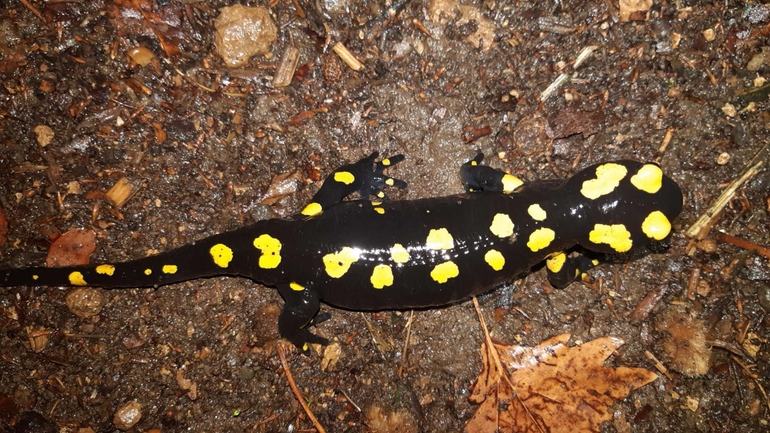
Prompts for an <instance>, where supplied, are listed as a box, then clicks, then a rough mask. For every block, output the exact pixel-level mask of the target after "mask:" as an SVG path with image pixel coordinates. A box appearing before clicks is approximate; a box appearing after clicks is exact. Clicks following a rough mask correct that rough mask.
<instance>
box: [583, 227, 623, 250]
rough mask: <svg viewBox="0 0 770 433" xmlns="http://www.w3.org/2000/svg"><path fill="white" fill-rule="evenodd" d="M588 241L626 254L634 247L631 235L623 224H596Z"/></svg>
mask: <svg viewBox="0 0 770 433" xmlns="http://www.w3.org/2000/svg"><path fill="white" fill-rule="evenodd" d="M588 240H590V241H591V242H593V243H595V244H607V245H609V246H610V248H612V249H613V250H615V251H617V252H619V253H625V252H626V251H628V250H630V249H631V247H632V246H633V241H632V240H631V233H630V232H629V231H628V230H627V229H626V226H624V225H623V224H612V225H607V224H595V225H594V229H593V230H591V232H590V233H589V234H588Z"/></svg>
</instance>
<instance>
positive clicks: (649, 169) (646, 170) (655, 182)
mask: <svg viewBox="0 0 770 433" xmlns="http://www.w3.org/2000/svg"><path fill="white" fill-rule="evenodd" d="M631 184H632V185H633V186H635V187H636V189H638V190H641V191H644V192H647V193H650V194H655V193H656V192H658V190H659V189H660V187H661V186H662V185H663V171H662V170H661V169H660V167H658V166H657V165H654V164H644V165H643V166H642V168H640V169H639V171H637V172H636V174H635V175H633V176H631Z"/></svg>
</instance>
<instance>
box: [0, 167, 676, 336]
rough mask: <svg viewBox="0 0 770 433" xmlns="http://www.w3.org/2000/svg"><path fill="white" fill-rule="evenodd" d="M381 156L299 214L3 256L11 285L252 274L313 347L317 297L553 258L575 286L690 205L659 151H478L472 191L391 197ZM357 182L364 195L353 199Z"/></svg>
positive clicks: (370, 292)
mask: <svg viewBox="0 0 770 433" xmlns="http://www.w3.org/2000/svg"><path fill="white" fill-rule="evenodd" d="M378 157H379V153H378V152H374V153H372V154H371V155H369V156H368V157H366V158H363V159H361V160H360V161H358V162H356V163H353V164H349V165H344V166H342V167H340V168H338V169H336V170H334V171H333V172H332V173H331V174H330V175H329V176H328V177H327V178H326V179H325V181H324V183H323V185H322V186H321V188H320V189H319V190H318V192H317V193H316V194H315V195H314V196H313V198H312V200H311V201H310V203H309V204H307V206H305V207H304V209H303V210H302V211H301V212H299V213H298V214H296V215H295V216H292V217H290V218H287V219H267V220H261V221H258V222H256V223H254V224H252V225H249V226H247V227H243V228H239V229H236V230H233V231H229V232H225V233H221V234H217V235H213V236H211V237H207V238H205V239H202V240H199V241H197V242H195V243H192V244H189V245H186V246H182V247H180V248H177V249H173V250H170V251H168V252H164V253H161V254H158V255H155V256H151V257H146V258H141V259H137V260H132V261H128V262H123V263H103V264H98V265H87V266H73V267H62V268H47V267H30V268H24V269H6V270H2V271H0V287H13V286H96V287H103V288H105V289H113V288H126V287H157V286H162V285H166V284H173V283H178V282H181V281H186V280H190V279H195V278H202V277H214V276H222V275H226V276H238V277H245V278H249V279H252V280H254V281H256V282H259V283H262V284H264V285H268V286H272V287H275V288H277V289H278V291H279V293H280V294H281V296H282V297H283V298H284V300H285V303H284V306H283V309H282V310H281V313H280V316H279V319H278V329H279V332H280V334H281V336H282V337H284V338H286V339H287V340H289V341H290V342H291V343H293V344H294V345H295V346H297V347H298V348H299V349H300V350H303V351H307V350H308V343H318V344H327V343H328V340H327V339H325V338H323V337H320V336H318V335H316V334H314V333H312V332H311V330H310V328H311V327H312V326H313V325H315V324H317V323H318V322H320V321H321V320H325V319H326V318H328V317H327V316H328V315H327V314H324V315H317V313H318V311H319V306H320V302H324V303H327V304H329V305H332V306H335V307H339V308H345V309H351V310H387V309H412V308H428V307H437V306H444V305H448V304H451V303H454V302H456V301H459V300H462V299H465V298H469V297H471V296H474V295H478V294H481V293H484V292H486V291H488V290H491V289H493V288H495V287H497V286H500V285H502V284H503V283H506V282H509V281H511V280H513V279H515V278H516V277H519V276H521V275H522V274H524V273H526V272H528V271H529V270H530V268H532V267H533V266H535V265H537V264H538V263H540V262H543V261H545V263H546V265H545V268H546V272H547V275H548V279H549V281H550V282H551V284H552V285H553V286H555V287H564V286H566V285H568V284H569V283H571V282H573V281H574V280H576V279H578V278H580V277H581V275H583V274H584V273H585V272H587V271H588V270H589V269H591V268H593V267H594V266H596V265H598V264H600V263H602V262H605V261H607V260H608V259H609V258H612V257H614V256H617V255H621V256H622V255H628V254H632V253H638V252H640V251H643V250H645V249H649V247H650V246H654V245H658V244H660V243H661V242H662V241H664V240H665V239H666V238H667V237H668V236H669V234H670V233H671V230H672V228H671V223H672V221H673V220H674V219H675V218H676V217H677V216H678V215H679V213H680V212H681V210H682V200H683V197H682V191H681V190H680V188H679V186H678V185H677V184H676V183H675V182H674V181H673V180H672V179H671V178H670V177H668V176H666V175H664V174H663V172H662V170H661V169H660V167H658V166H657V165H656V164H652V163H641V162H636V161H628V160H622V161H614V162H603V163H599V164H595V165H592V166H590V167H587V168H585V169H583V170H581V171H579V172H578V173H577V174H575V175H574V176H572V177H571V178H569V179H564V180H548V181H532V182H527V183H525V182H523V181H522V180H520V179H518V178H517V177H515V176H513V175H511V174H508V173H505V172H503V171H500V170H496V169H493V168H491V167H489V166H486V165H482V164H481V162H482V158H483V155H482V154H480V153H479V154H478V155H477V156H476V157H475V158H473V159H472V160H470V161H468V162H466V163H465V164H463V165H462V167H461V170H460V172H461V176H462V181H463V184H464V186H465V189H466V191H465V192H464V193H462V194H457V195H450V196H446V197H436V198H425V199H419V200H404V201H398V200H393V201H389V200H386V199H385V194H384V193H383V191H382V190H383V189H384V187H386V186H391V187H397V188H405V187H406V183H405V182H404V181H402V180H399V179H395V178H392V177H389V176H388V175H387V174H385V170H386V169H387V168H388V167H391V166H393V165H395V164H397V163H399V162H401V161H402V160H403V159H404V156H403V155H396V156H393V157H390V158H382V159H380V160H378ZM356 192H357V193H359V194H360V196H361V199H358V200H345V199H346V198H347V197H348V196H350V195H352V194H353V193H356ZM372 197H374V198H372ZM370 198H372V199H371V200H370Z"/></svg>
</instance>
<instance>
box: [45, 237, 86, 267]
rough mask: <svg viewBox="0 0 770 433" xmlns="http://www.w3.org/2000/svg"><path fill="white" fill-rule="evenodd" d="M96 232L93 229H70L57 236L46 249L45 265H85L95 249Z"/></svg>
mask: <svg viewBox="0 0 770 433" xmlns="http://www.w3.org/2000/svg"><path fill="white" fill-rule="evenodd" d="M95 240H96V233H94V231H93V230H86V229H72V230H70V231H68V232H67V233H64V234H63V235H61V236H59V237H58V238H57V239H56V240H55V241H54V242H53V244H51V247H50V248H49V249H48V257H47V258H46V259H45V264H46V266H49V267H59V266H76V265H87V264H88V262H89V261H90V258H91V253H92V252H94V249H96V244H94V241H95Z"/></svg>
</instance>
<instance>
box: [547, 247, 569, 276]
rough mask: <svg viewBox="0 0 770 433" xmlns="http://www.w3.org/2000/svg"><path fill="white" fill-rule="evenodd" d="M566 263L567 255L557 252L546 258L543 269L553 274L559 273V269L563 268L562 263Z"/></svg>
mask: <svg viewBox="0 0 770 433" xmlns="http://www.w3.org/2000/svg"><path fill="white" fill-rule="evenodd" d="M566 261H567V255H566V254H564V253H562V252H559V253H554V254H551V255H550V256H548V259H546V261H545V267H546V268H548V270H549V271H551V272H553V273H554V274H556V273H558V272H559V271H561V268H563V267H564V263H565V262H566Z"/></svg>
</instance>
